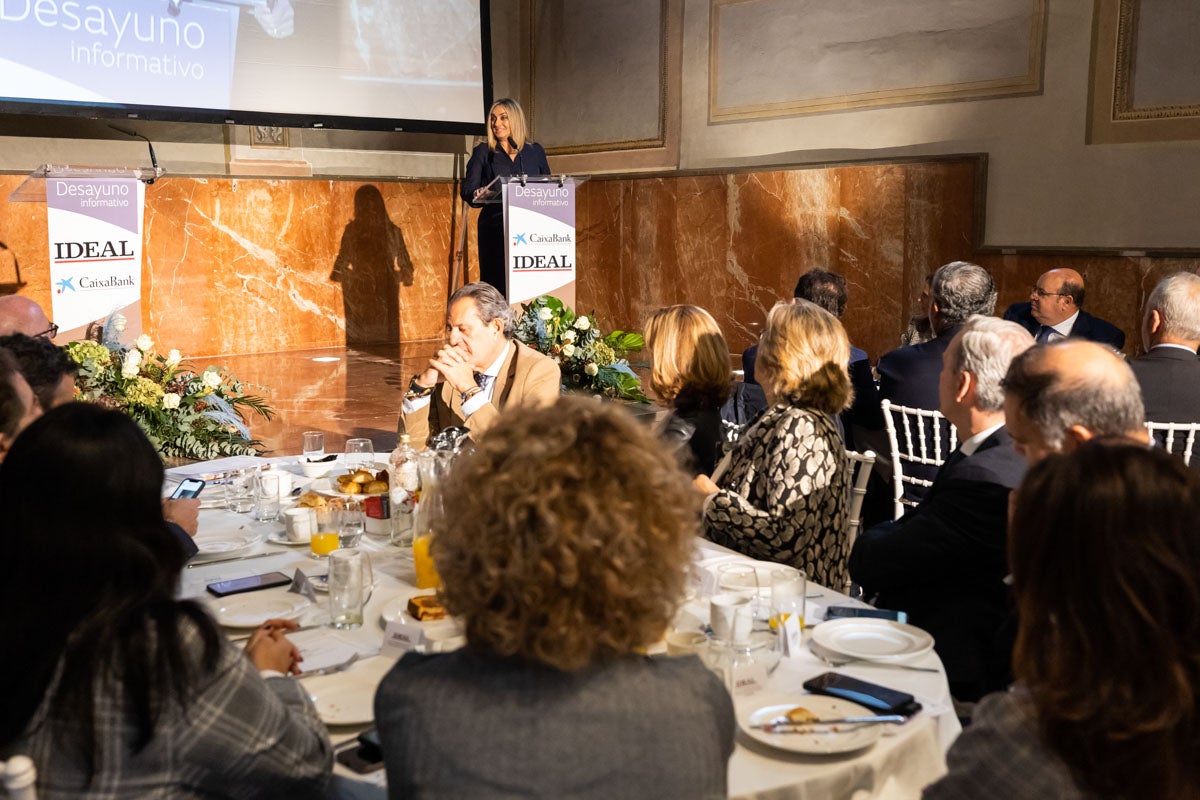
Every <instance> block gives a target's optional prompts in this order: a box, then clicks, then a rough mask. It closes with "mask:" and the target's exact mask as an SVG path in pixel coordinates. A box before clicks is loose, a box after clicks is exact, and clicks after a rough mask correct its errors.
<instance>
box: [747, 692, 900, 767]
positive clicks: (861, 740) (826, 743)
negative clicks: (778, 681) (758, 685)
mask: <svg viewBox="0 0 1200 800" xmlns="http://www.w3.org/2000/svg"><path fill="white" fill-rule="evenodd" d="M768 699H770V698H768ZM796 706H800V707H802V708H807V709H808V710H809V711H811V712H812V713H814V714H816V715H817V718H818V719H841V718H843V717H871V716H874V715H875V713H876V712H874V711H871V710H870V709H868V708H863V707H862V706H860V705H859V704H858V703H851V702H850V701H849V700H842V699H839V698H837V697H826V696H825V695H819V694H801V695H777V696H776V697H774V700H773V702H769V703H768V704H767V705H761V706H756V707H753V708H748V709H747V710H745V711H743V712H741V713H739V714H738V726H739V727H741V729H742V731H743V732H745V734H746V735H747V736H749V737H750V738H751V739H754V740H755V741H757V742H762V743H763V744H765V745H767V746H769V747H774V748H777V749H779V750H787V751H789V752H792V753H808V754H815V755H833V754H836V753H852V752H854V751H855V750H862V749H863V748H865V747H870V746H871V745H873V744H875V742H876V741H877V740H878V739H879V737H880V736H882V735H883V726H882V725H854V724H847V725H823V726H822V725H818V726H815V727H814V728H813V732H812V733H807V732H806V733H768V732H767V731H764V730H762V729H761V728H755V727H754V726H755V725H765V724H767V723H769V722H771V720H774V719H776V718H778V717H782V716H783V715H784V714H786V713H787V712H788V711H789V710H791V709H793V708H795V707H796Z"/></svg>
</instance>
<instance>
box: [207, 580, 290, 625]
mask: <svg viewBox="0 0 1200 800" xmlns="http://www.w3.org/2000/svg"><path fill="white" fill-rule="evenodd" d="M310 605H312V604H311V603H309V601H308V598H306V597H303V596H301V595H298V594H293V593H291V592H289V591H288V590H287V589H286V588H282V587H281V588H278V589H264V590H260V591H257V592H246V593H244V594H234V595H230V596H229V597H214V598H210V599H209V601H208V606H209V608H211V609H212V613H213V616H214V617H216V618H217V622H219V623H221V625H222V626H224V627H226V628H257V627H258V626H259V625H262V624H263V623H264V622H266V621H267V620H268V619H270V618H272V617H277V618H279V619H295V618H296V617H298V616H300V613H301V612H302V611H304V609H306V608H308V607H309V606H310Z"/></svg>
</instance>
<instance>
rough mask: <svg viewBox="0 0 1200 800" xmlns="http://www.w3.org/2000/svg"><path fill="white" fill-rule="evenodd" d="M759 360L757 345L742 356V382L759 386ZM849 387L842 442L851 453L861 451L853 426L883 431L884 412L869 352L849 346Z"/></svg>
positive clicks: (843, 413) (843, 417) (750, 347)
mask: <svg viewBox="0 0 1200 800" xmlns="http://www.w3.org/2000/svg"><path fill="white" fill-rule="evenodd" d="M756 360H758V345H756V344H752V345H750V346H749V347H747V348H746V349H745V351H743V352H742V372H743V373H745V375H744V377H743V381H744V382H745V383H752V384H755V385H757V384H758V381H757V380H755V377H754V362H755V361H756ZM847 369H848V371H849V373H850V385H851V386H853V387H854V403H853V404H852V405H851V406H850V408H848V409H846V410H845V411H843V412H842V413H841V416H840V419H841V422H842V438H843V439H844V440H845V442H846V447H847V448H848V449H850V450H856V449H858V448H857V447H855V444H854V426H855V425H858V426H859V427H862V428H866V429H867V430H869V431H880V430H883V410H882V409H881V408H880V407H879V390H878V389H877V388H876V387H875V376H874V375H872V374H871V360H870V358H869V357H868V356H867V351H866V350H862V349H860V348H858V347H855V346H854V345H850V364H849V366H848V367H847Z"/></svg>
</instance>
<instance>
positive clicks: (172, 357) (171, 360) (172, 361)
mask: <svg viewBox="0 0 1200 800" xmlns="http://www.w3.org/2000/svg"><path fill="white" fill-rule="evenodd" d="M180 361H183V356H181V355H180V354H179V351H178V350H172V351H171V352H169V353H167V366H168V367H174V366H176V365H177V364H179V362H180Z"/></svg>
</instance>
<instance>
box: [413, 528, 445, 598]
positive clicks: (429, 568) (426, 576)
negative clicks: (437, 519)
mask: <svg viewBox="0 0 1200 800" xmlns="http://www.w3.org/2000/svg"><path fill="white" fill-rule="evenodd" d="M432 541H433V537H432V536H429V535H428V534H426V535H425V536H416V537H413V565H414V566H415V567H416V569H417V588H418V589H440V588H441V586H442V579H441V578H440V577H439V576H438V574H437V568H436V567H434V565H433V557H432V556H431V555H430V554H429V545H430V542H432Z"/></svg>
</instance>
